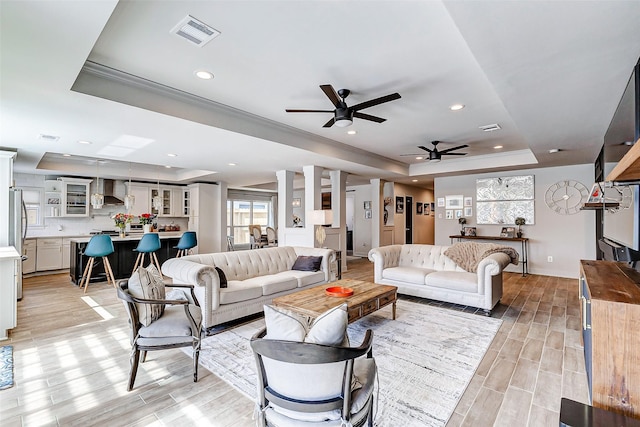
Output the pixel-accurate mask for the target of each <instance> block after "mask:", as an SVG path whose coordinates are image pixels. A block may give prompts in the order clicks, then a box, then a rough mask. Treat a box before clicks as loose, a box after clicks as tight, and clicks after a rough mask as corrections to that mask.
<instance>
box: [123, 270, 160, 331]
mask: <svg viewBox="0 0 640 427" xmlns="http://www.w3.org/2000/svg"><path fill="white" fill-rule="evenodd" d="M129 293H130V294H131V296H133V297H135V298H140V299H165V289H164V281H163V279H162V274H160V272H159V271H158V269H157V268H156V267H155V266H154V265H153V264H150V265H149V266H148V267H146V268H144V267H138V269H137V270H136V271H135V272H134V273H133V275H132V276H131V277H130V278H129ZM136 307H137V308H138V320H139V321H140V323H141V324H142V325H143V326H149V325H150V324H151V323H152V322H153V321H154V320H157V319H158V318H160V316H162V313H164V304H136Z"/></svg>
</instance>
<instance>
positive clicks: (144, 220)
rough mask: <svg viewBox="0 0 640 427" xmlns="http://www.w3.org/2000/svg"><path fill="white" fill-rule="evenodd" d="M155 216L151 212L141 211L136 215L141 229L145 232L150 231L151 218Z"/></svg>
mask: <svg viewBox="0 0 640 427" xmlns="http://www.w3.org/2000/svg"><path fill="white" fill-rule="evenodd" d="M155 218H156V216H155V215H154V214H152V213H143V214H141V215H138V220H139V221H140V224H142V231H144V232H145V233H151V224H153V220H154V219H155Z"/></svg>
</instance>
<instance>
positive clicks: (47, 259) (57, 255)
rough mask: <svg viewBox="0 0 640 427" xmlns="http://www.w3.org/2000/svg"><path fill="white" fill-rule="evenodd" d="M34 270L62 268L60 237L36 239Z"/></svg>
mask: <svg viewBox="0 0 640 427" xmlns="http://www.w3.org/2000/svg"><path fill="white" fill-rule="evenodd" d="M36 245H37V250H36V270H37V271H47V270H60V269H61V268H62V238H61V237H49V238H44V239H37V244H36Z"/></svg>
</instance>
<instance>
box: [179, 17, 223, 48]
mask: <svg viewBox="0 0 640 427" xmlns="http://www.w3.org/2000/svg"><path fill="white" fill-rule="evenodd" d="M170 32H171V33H172V34H175V35H177V36H180V37H182V38H184V39H185V40H187V41H188V42H190V43H192V44H194V45H196V46H198V47H202V46H204V45H205V44H207V43H209V42H210V41H211V40H213V38H214V37H216V36H219V35H220V31H218V30H216V29H215V28H211V27H210V26H208V25H207V24H205V23H204V22H201V21H198V20H197V19H196V18H194V17H193V16H191V15H187V16H186V17H185V18H184V19H183V20H182V21H180V22H178V24H177V25H176V26H175V27H173V28H172V29H171V31H170Z"/></svg>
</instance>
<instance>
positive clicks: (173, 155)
mask: <svg viewBox="0 0 640 427" xmlns="http://www.w3.org/2000/svg"><path fill="white" fill-rule="evenodd" d="M167 156H169V157H178V155H177V154H175V153H168V154H167Z"/></svg>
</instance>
